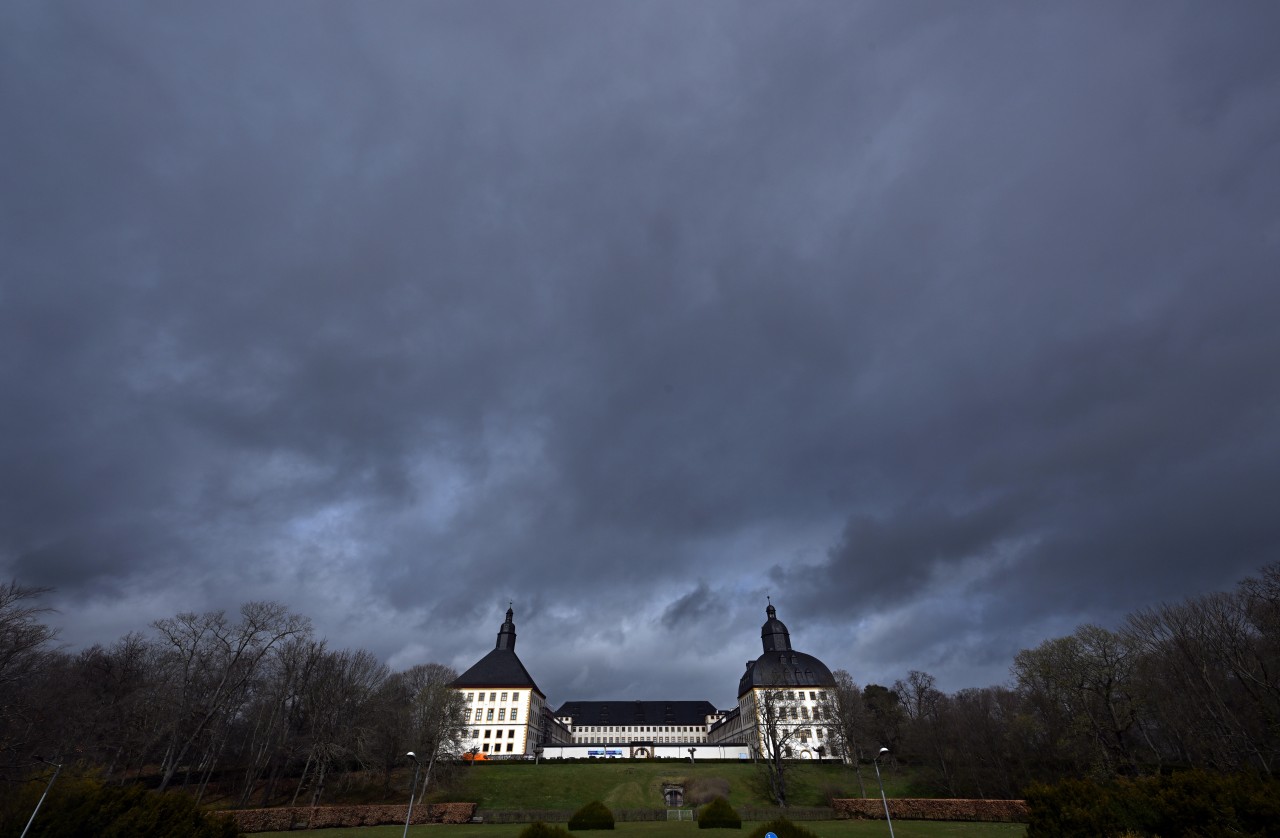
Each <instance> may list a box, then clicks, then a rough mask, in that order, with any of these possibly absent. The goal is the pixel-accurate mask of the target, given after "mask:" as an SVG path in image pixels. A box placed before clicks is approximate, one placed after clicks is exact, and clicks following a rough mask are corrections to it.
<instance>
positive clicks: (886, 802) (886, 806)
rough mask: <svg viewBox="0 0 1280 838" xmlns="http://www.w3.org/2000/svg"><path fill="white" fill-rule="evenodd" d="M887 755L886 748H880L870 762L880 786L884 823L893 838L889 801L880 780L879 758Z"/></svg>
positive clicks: (882, 782) (887, 750)
mask: <svg viewBox="0 0 1280 838" xmlns="http://www.w3.org/2000/svg"><path fill="white" fill-rule="evenodd" d="M887 753H889V749H888V748H881V749H880V753H878V754H876V758H875V759H873V760H871V762H872V764H874V765H875V767H876V782H877V783H879V784H880V800H881V802H883V803H884V822H885V823H887V824H889V838H893V819H892V818H890V817H889V799H888V798H887V797H885V796H884V780H881V779H880V757H882V756H884V755H885V754H887Z"/></svg>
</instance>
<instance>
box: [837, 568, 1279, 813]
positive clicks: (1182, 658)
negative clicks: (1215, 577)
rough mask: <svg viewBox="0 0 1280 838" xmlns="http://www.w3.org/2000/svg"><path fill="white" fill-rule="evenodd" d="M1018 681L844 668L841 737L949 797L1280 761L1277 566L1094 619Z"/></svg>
mask: <svg viewBox="0 0 1280 838" xmlns="http://www.w3.org/2000/svg"><path fill="white" fill-rule="evenodd" d="M1011 675H1012V679H1011V683H1010V684H1008V685H1006V686H992V687H984V688H981V689H966V690H960V691H959V692H955V693H950V694H948V693H943V692H941V691H939V690H938V689H937V688H936V687H935V681H934V678H933V677H932V676H930V675H929V674H928V673H925V672H911V673H910V674H909V675H908V676H907V678H906V679H904V680H900V681H897V682H896V683H895V684H894V685H893V686H892V687H891V688H887V687H883V686H879V685H876V684H871V685H868V686H866V687H864V688H862V689H859V688H858V686H857V685H856V684H855V683H854V682H853V679H852V678H851V677H850V676H849V674H848V673H847V672H843V671H842V672H837V673H836V676H837V682H838V689H837V690H836V704H837V711H838V712H837V715H838V717H839V727H840V733H841V736H842V738H843V739H844V740H845V741H846V742H847V743H850V744H851V746H852V749H853V750H855V751H857V752H858V753H859V754H861V755H863V756H864V757H865V758H870V757H871V756H874V754H875V753H876V752H877V751H878V750H879V748H880V747H888V748H889V749H890V751H891V755H892V756H891V758H896V759H898V760H900V761H902V762H905V763H907V764H909V765H911V766H912V767H914V768H915V769H916V770H917V773H918V776H919V777H920V782H921V783H923V784H925V785H926V786H927V787H928V788H927V789H922V791H928V792H931V793H935V794H940V795H945V796H949V797H990V798H1007V797H1019V796H1021V794H1022V792H1023V790H1024V789H1025V788H1026V787H1027V786H1028V785H1029V784H1030V783H1032V782H1034V781H1044V782H1055V781H1057V780H1061V779H1064V778H1068V777H1093V778H1098V779H1105V778H1109V777H1116V776H1125V777H1141V776H1148V775H1156V774H1160V773H1162V772H1167V771H1171V770H1177V769H1184V768H1197V769H1202V770H1207V771H1212V772H1252V773H1257V774H1260V775H1263V776H1265V777H1274V776H1275V775H1276V772H1277V769H1278V768H1280V762H1278V760H1280V563H1277V564H1271V565H1268V566H1266V567H1264V568H1262V569H1261V571H1259V573H1258V574H1257V575H1256V576H1253V577H1250V578H1247V579H1245V580H1244V581H1243V582H1241V583H1240V584H1239V586H1238V587H1237V588H1236V590H1235V591H1233V592H1229V593H1214V594H1209V595H1207V596H1201V597H1195V598H1192V599H1188V600H1186V601H1184V602H1181V603H1177V604H1171V605H1161V606H1158V607H1155V608H1148V609H1144V610H1141V611H1138V612H1135V613H1133V614H1131V615H1129V617H1128V618H1127V619H1126V620H1125V621H1124V622H1123V624H1122V625H1121V626H1120V627H1119V628H1117V629H1115V630H1110V629H1106V628H1101V627H1099V626H1093V625H1085V626H1081V627H1080V628H1078V629H1077V630H1076V631H1075V632H1074V633H1072V634H1071V635H1069V636H1067V637H1059V638H1055V639H1052V640H1047V641H1045V642H1044V643H1042V644H1040V645H1039V646H1037V647H1036V648H1034V649H1026V650H1023V651H1022V652H1019V653H1018V655H1017V657H1016V658H1015V659H1014V662H1013V667H1012V671H1011Z"/></svg>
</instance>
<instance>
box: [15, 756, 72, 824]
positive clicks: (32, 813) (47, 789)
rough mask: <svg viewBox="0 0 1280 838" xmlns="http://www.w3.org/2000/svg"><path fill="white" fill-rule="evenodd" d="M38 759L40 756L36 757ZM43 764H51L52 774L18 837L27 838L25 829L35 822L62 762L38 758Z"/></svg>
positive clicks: (56, 777) (60, 769)
mask: <svg viewBox="0 0 1280 838" xmlns="http://www.w3.org/2000/svg"><path fill="white" fill-rule="evenodd" d="M36 759H40V757H36ZM40 761H41V762H43V763H44V764H45V765H52V766H53V768H54V771H53V776H52V777H50V778H49V783H48V785H46V786H45V787H44V794H42V795H40V799H39V800H38V801H36V808H35V809H33V810H32V811H31V817H30V818H28V819H27V825H26V826H24V827H23V828H22V835H20V836H19V838H27V830H28V829H30V828H31V824H32V823H34V822H35V819H36V813H37V812H39V811H40V806H41V805H42V804H43V803H44V799H45V798H46V797H48V796H49V789H51V788H53V781H54V780H56V779H58V774H59V773H60V772H61V771H62V763H60V762H57V763H54V762H49V760H47V759H40Z"/></svg>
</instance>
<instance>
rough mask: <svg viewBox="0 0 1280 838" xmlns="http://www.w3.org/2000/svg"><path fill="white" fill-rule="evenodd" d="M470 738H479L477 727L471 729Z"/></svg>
mask: <svg viewBox="0 0 1280 838" xmlns="http://www.w3.org/2000/svg"><path fill="white" fill-rule="evenodd" d="M471 738H472V739H479V738H480V730H479V728H477V729H476V730H473V731H471Z"/></svg>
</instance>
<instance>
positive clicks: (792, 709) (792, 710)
mask: <svg viewBox="0 0 1280 838" xmlns="http://www.w3.org/2000/svg"><path fill="white" fill-rule="evenodd" d="M791 718H793V719H795V718H798V714H797V713H796V708H794V707H792V708H791Z"/></svg>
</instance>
